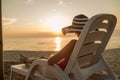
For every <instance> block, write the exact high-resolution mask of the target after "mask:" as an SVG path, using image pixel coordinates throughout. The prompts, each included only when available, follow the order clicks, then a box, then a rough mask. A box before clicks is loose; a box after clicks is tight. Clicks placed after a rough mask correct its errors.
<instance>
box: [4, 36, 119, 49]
mask: <svg viewBox="0 0 120 80" xmlns="http://www.w3.org/2000/svg"><path fill="white" fill-rule="evenodd" d="M71 39H75V37H41V38H5V39H4V41H3V45H4V46H3V49H4V50H32V51H36V50H37V51H58V50H60V49H61V48H63V47H64V46H65V45H66V44H67V43H68V42H69V41H70V40H71ZM119 41H120V37H112V38H111V39H110V41H109V43H108V45H107V49H109V48H120V43H119Z"/></svg>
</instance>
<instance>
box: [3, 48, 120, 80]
mask: <svg viewBox="0 0 120 80" xmlns="http://www.w3.org/2000/svg"><path fill="white" fill-rule="evenodd" d="M55 52H56V51H19V50H13V51H12V50H6V51H4V67H5V68H4V69H5V80H9V79H8V78H9V74H10V66H11V65H14V64H20V62H19V55H20V54H22V55H24V56H26V57H29V58H40V57H43V56H44V57H48V56H49V55H51V54H53V53H55ZM103 57H104V58H105V59H106V61H107V62H108V63H109V65H110V67H111V68H112V70H113V72H114V73H115V74H116V75H117V76H118V77H119V78H120V70H119V69H120V58H119V57H120V48H115V49H106V50H105V51H104V53H103Z"/></svg>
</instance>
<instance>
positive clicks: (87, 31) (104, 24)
mask: <svg viewBox="0 0 120 80" xmlns="http://www.w3.org/2000/svg"><path fill="white" fill-rule="evenodd" d="M116 21H117V19H116V17H115V16H114V15H112V14H99V15H95V16H93V17H92V18H91V19H90V20H89V21H88V22H87V23H86V25H85V26H84V29H83V31H82V32H81V35H80V36H79V39H78V41H77V43H76V45H75V48H74V50H73V52H72V54H71V57H70V60H69V62H68V64H67V66H66V68H65V72H66V73H67V74H70V72H71V70H72V69H73V67H74V66H76V64H77V66H78V65H79V68H86V67H89V66H92V65H94V64H95V63H97V62H98V61H99V59H100V57H101V53H103V51H104V49H105V47H106V45H107V43H108V40H109V38H110V36H111V34H112V32H113V30H114V28H115V25H116Z"/></svg>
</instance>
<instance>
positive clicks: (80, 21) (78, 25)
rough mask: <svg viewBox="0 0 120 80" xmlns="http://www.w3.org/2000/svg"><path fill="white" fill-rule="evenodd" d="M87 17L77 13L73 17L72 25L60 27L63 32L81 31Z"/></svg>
mask: <svg viewBox="0 0 120 80" xmlns="http://www.w3.org/2000/svg"><path fill="white" fill-rule="evenodd" d="M88 20H89V18H88V17H87V16H85V15H83V14H80V15H77V16H75V17H74V18H73V21H72V25H70V26H67V27H64V28H62V32H63V34H66V33H73V32H79V33H80V32H81V30H82V29H83V27H84V25H85V24H86V22H87V21H88Z"/></svg>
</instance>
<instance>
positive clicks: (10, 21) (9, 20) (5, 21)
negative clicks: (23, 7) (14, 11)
mask: <svg viewBox="0 0 120 80" xmlns="http://www.w3.org/2000/svg"><path fill="white" fill-rule="evenodd" d="M15 22H17V19H16V18H6V17H2V23H3V25H9V24H13V23H15Z"/></svg>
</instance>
